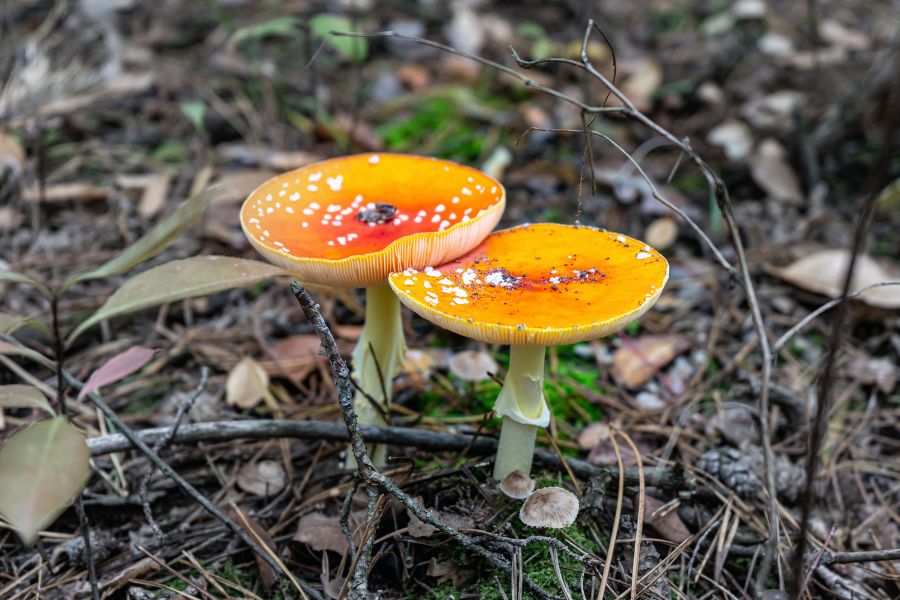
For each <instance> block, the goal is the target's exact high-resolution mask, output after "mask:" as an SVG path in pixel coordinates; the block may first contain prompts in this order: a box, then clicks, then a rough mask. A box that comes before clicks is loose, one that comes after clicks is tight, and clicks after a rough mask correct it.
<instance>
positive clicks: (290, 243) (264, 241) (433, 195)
mask: <svg viewBox="0 0 900 600" xmlns="http://www.w3.org/2000/svg"><path fill="white" fill-rule="evenodd" d="M505 204H506V193H505V191H504V189H503V186H502V185H501V184H500V183H499V182H498V181H496V180H494V179H493V178H491V177H489V176H487V175H485V174H484V173H482V172H480V171H478V170H476V169H472V168H470V167H466V166H463V165H459V164H457V163H453V162H450V161H445V160H438V159H434V158H427V157H420V156H412V155H405V154H391V153H379V154H356V155H352V156H347V157H342V158H335V159H330V160H325V161H322V162H318V163H314V164H311V165H307V166H305V167H302V168H300V169H296V170H294V171H290V172H288V173H284V174H282V175H279V176H278V177H275V178H273V179H270V180H269V181H267V182H266V183H264V184H262V185H261V186H260V187H259V188H257V189H256V190H255V191H254V192H253V193H251V194H250V196H249V197H248V198H247V200H246V201H245V202H244V205H243V207H242V208H241V215H240V218H241V227H242V228H243V230H244V233H245V234H246V236H247V238H248V239H249V240H250V242H251V243H252V244H253V246H254V247H256V249H257V250H258V251H259V252H261V253H262V254H263V255H265V256H266V258H268V259H269V260H270V261H271V262H273V263H276V264H278V265H281V266H283V267H285V268H288V269H291V270H292V271H294V272H295V273H296V274H297V275H298V277H299V278H300V279H301V280H304V281H307V282H311V283H321V284H327V285H334V286H345V287H368V286H371V285H375V284H378V283H383V282H384V281H385V279H386V278H387V276H388V274H389V273H391V272H392V271H399V270H402V269H405V268H408V267H411V268H417V269H419V268H423V267H425V266H427V265H433V264H438V263H441V262H444V261H446V260H449V259H452V258H455V257H456V256H459V255H460V254H462V253H464V252H466V251H468V250H469V249H471V248H472V247H473V246H475V245H477V244H478V243H479V242H480V241H481V240H482V239H484V237H485V236H486V235H487V234H488V232H490V231H491V230H492V229H493V228H494V227H495V226H496V224H497V222H498V221H499V220H500V216H501V215H502V214H503V209H504V207H505Z"/></svg>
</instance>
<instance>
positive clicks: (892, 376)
mask: <svg viewBox="0 0 900 600" xmlns="http://www.w3.org/2000/svg"><path fill="white" fill-rule="evenodd" d="M847 374H848V375H850V376H851V377H853V378H854V379H856V380H857V381H859V382H860V383H864V384H868V385H871V384H875V385H877V386H878V389H880V390H881V391H882V392H884V393H885V394H890V393H891V392H893V391H894V387H895V386H896V385H897V374H898V368H897V364H896V363H894V361H893V360H891V359H890V358H888V357H886V356H883V357H881V358H874V357H871V356H866V355H860V356H856V357H854V358H853V360H851V361H850V364H848V365H847ZM0 390H2V388H0ZM0 400H2V397H0ZM0 405H2V402H0Z"/></svg>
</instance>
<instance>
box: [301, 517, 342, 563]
mask: <svg viewBox="0 0 900 600" xmlns="http://www.w3.org/2000/svg"><path fill="white" fill-rule="evenodd" d="M294 541H295V542H301V543H303V544H308V545H309V547H310V548H312V549H313V550H317V551H319V552H322V551H324V550H331V551H332V552H337V553H338V554H344V553H345V552H346V551H347V548H348V547H347V538H345V537H344V534H343V533H341V525H340V522H339V521H338V518H337V517H329V516H328V515H326V514H324V513H321V512H312V513H309V514H305V515H303V516H302V517H300V522H299V523H298V524H297V533H296V534H294Z"/></svg>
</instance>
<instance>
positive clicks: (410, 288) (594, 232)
mask: <svg viewBox="0 0 900 600" xmlns="http://www.w3.org/2000/svg"><path fill="white" fill-rule="evenodd" d="M668 277H669V265H668V263H667V262H666V259H665V258H663V257H662V255H661V254H660V253H659V252H657V251H656V250H654V249H652V248H651V247H650V246H648V245H646V244H644V243H643V242H640V241H638V240H635V239H633V238H630V237H627V236H624V235H622V234H618V233H612V232H609V231H603V230H601V229H596V228H593V227H584V226H575V225H559V224H555V223H537V224H533V225H519V226H518V227H513V228H511V229H505V230H503V231H496V232H494V233H492V234H491V235H489V236H487V237H486V238H485V239H484V241H483V242H482V243H481V244H479V245H478V246H477V247H476V248H474V249H472V250H471V251H469V252H468V253H467V254H465V255H463V256H460V257H459V258H457V259H454V260H452V261H450V262H448V263H445V264H443V265H438V266H434V267H427V268H425V269H424V270H416V269H407V270H405V271H401V272H398V273H391V276H390V277H389V278H388V283H390V284H391V288H393V290H394V292H395V293H396V294H397V296H399V298H400V301H401V302H403V304H405V305H406V306H407V307H409V308H410V309H411V310H412V311H414V312H415V313H417V314H419V315H420V316H422V317H424V318H426V319H428V320H429V321H431V322H432V323H434V324H436V325H439V326H441V327H443V328H444V329H449V330H450V331H452V332H454V333H457V334H459V335H462V336H465V337H468V338H470V339H475V340H480V341H483V342H488V343H492V344H531V345H540V346H555V345H558V344H572V343H575V342H581V341H585V340H591V339H596V338H598V337H602V336H604V335H608V334H610V333H613V332H615V331H618V330H619V329H621V328H622V327H625V326H626V325H627V324H628V323H630V322H631V321H633V320H635V319H637V318H638V317H640V316H641V315H642V314H644V313H645V312H646V311H647V310H649V309H650V307H652V306H653V304H654V303H655V302H656V300H657V299H658V298H659V295H660V294H661V293H662V290H663V286H665V284H666V281H667V279H668Z"/></svg>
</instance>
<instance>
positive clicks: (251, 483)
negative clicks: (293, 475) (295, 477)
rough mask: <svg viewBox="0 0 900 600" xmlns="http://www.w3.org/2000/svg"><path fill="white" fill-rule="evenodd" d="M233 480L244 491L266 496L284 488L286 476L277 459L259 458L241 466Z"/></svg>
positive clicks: (262, 496)
mask: <svg viewBox="0 0 900 600" xmlns="http://www.w3.org/2000/svg"><path fill="white" fill-rule="evenodd" d="M235 481H236V482H237V484H238V487H240V488H241V489H242V490H244V491H245V492H249V493H251V494H253V495H255V496H259V497H261V498H268V497H271V496H275V495H276V494H278V493H279V492H281V491H282V490H283V489H284V487H285V484H286V481H287V476H286V475H285V472H284V467H283V466H281V463H280V462H278V461H277V460H260V461H258V462H255V463H247V464H246V465H244V466H243V467H241V470H240V471H238V474H237V479H236V480H235Z"/></svg>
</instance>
